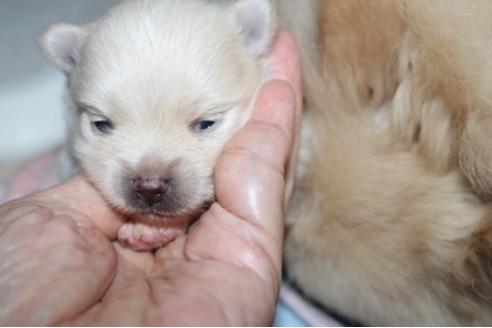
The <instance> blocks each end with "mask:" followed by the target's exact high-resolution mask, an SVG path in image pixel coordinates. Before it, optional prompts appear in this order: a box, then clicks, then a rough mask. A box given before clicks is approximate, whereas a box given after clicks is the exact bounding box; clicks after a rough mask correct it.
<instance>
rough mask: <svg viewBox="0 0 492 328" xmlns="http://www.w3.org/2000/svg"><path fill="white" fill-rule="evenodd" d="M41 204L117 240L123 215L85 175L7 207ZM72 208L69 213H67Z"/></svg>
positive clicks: (78, 175)
mask: <svg viewBox="0 0 492 328" xmlns="http://www.w3.org/2000/svg"><path fill="white" fill-rule="evenodd" d="M33 203H34V204H36V203H37V204H42V205H43V206H47V207H49V208H51V209H53V210H55V211H56V212H60V213H61V214H65V215H69V216H70V217H72V219H73V220H74V221H75V222H76V223H77V224H78V225H80V226H83V227H87V228H96V229H97V230H98V231H100V232H102V233H103V234H104V235H105V236H106V237H108V238H109V239H114V238H115V237H116V233H117V231H118V229H119V227H120V226H121V225H122V223H123V219H122V217H121V215H120V214H118V213H117V212H115V211H114V209H113V208H111V206H109V205H108V203H107V202H106V201H105V199H104V198H103V197H102V196H101V195H100V193H99V192H98V190H97V189H95V188H94V186H93V185H92V184H91V183H90V182H89V181H88V180H87V179H86V178H85V177H84V176H83V175H82V174H77V175H75V176H74V177H72V178H71V179H69V180H67V181H64V182H62V183H60V184H58V185H56V186H54V187H52V188H50V189H48V190H45V191H42V192H39V193H36V194H33V195H30V196H28V197H25V198H22V199H18V200H15V201H13V202H11V203H7V204H6V205H5V206H11V207H22V206H28V205H30V204H33ZM67 211H70V213H66V212H67Z"/></svg>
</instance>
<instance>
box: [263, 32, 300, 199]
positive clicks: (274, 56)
mask: <svg viewBox="0 0 492 328" xmlns="http://www.w3.org/2000/svg"><path fill="white" fill-rule="evenodd" d="M268 59H269V67H270V77H271V78H274V79H282V80H285V81H288V82H289V83H290V84H291V85H292V87H293V88H294V90H295V93H296V105H297V106H296V114H295V133H294V141H293V143H292V152H291V155H290V159H289V163H288V165H287V173H286V191H285V204H287V203H288V200H289V198H290V195H291V194H292V190H293V189H294V174H295V167H296V162H297V154H298V148H299V138H300V130H301V114H302V76H301V70H300V67H301V64H300V52H299V49H298V46H297V43H296V41H295V39H294V37H293V36H292V35H291V34H290V33H289V32H287V31H285V30H280V31H279V32H278V35H277V42H276V43H275V46H274V48H273V49H272V52H271V54H270V56H269V58H268Z"/></svg>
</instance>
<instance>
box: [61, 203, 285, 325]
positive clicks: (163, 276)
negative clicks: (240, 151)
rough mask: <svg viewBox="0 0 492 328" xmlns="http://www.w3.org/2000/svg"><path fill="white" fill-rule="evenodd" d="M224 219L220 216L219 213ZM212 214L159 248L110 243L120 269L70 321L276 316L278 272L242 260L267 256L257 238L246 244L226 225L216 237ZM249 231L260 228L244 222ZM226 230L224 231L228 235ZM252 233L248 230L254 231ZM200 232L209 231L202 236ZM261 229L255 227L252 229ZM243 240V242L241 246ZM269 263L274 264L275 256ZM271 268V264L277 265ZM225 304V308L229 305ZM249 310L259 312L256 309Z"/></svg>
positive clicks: (255, 321)
mask: <svg viewBox="0 0 492 328" xmlns="http://www.w3.org/2000/svg"><path fill="white" fill-rule="evenodd" d="M221 218H222V217H221ZM221 218H219V219H218V218H217V217H214V215H213V212H212V213H211V214H207V215H206V216H205V217H204V218H202V221H201V222H200V224H199V225H198V226H196V227H195V228H194V229H193V231H192V232H191V233H190V234H189V235H187V236H183V237H181V238H179V239H178V240H176V241H175V242H173V243H172V244H170V245H169V246H168V247H166V248H164V249H161V250H159V251H158V252H157V253H156V254H155V255H154V254H151V253H139V252H134V251H131V250H129V249H124V248H122V247H119V246H118V245H117V244H113V245H114V246H115V247H114V248H115V249H116V256H117V264H116V273H115V276H114V279H113V280H112V282H111V284H110V286H109V288H108V290H107V291H106V293H105V294H104V297H103V298H102V300H101V301H100V302H99V303H97V304H96V305H94V306H92V307H91V308H90V309H89V310H84V311H83V312H81V313H80V314H78V315H77V316H76V317H75V319H70V320H69V321H70V322H69V323H71V324H76V325H87V324H97V325H117V324H121V323H122V322H125V324H134V325H142V324H145V325H153V326H156V325H169V324H172V325H183V324H189V325H193V324H198V323H201V324H203V323H207V324H212V325H213V324H215V325H222V324H224V323H229V324H234V323H237V322H243V323H244V324H247V325H261V324H262V325H265V324H268V323H269V322H271V320H272V318H271V314H272V313H273V309H272V306H273V305H274V303H275V298H276V295H275V293H274V292H272V291H275V290H277V288H273V289H272V288H271V286H272V283H273V284H278V279H276V277H277V276H278V274H277V273H276V272H271V273H270V274H267V275H266V276H265V277H262V276H260V274H262V273H259V272H255V271H253V270H251V269H250V268H248V267H246V266H241V265H240V264H239V263H241V262H244V260H245V259H242V258H241V257H245V256H246V257H248V260H249V261H251V260H254V261H256V260H260V261H265V260H266V261H268V259H265V258H264V254H262V253H261V252H259V251H261V250H260V249H259V248H257V249H255V247H256V246H258V245H253V244H249V245H247V241H245V240H244V239H243V237H242V236H238V235H237V234H234V232H233V231H230V230H229V229H228V227H227V226H225V227H224V226H222V227H219V229H220V228H223V229H222V231H218V233H219V234H221V235H222V236H219V235H215V236H212V237H213V238H214V239H215V238H217V237H218V240H217V239H216V240H215V241H214V242H213V243H210V242H209V238H210V234H212V235H213V234H214V233H213V232H212V233H211V232H210V231H209V230H208V227H207V224H209V223H212V222H209V221H212V220H213V221H214V222H213V223H214V224H216V223H217V219H218V220H219V221H220V220H221ZM244 225H245V226H244V227H241V228H243V229H246V230H248V229H249V230H251V229H256V228H255V227H252V226H249V227H247V225H248V224H247V223H246V222H244ZM224 232H227V234H223V233H224ZM250 232H251V231H250ZM203 233H206V234H207V235H206V236H204V235H203ZM255 233H256V232H255ZM241 244H242V245H241ZM271 263H273V262H272V261H271ZM270 269H271V270H274V267H273V265H270ZM226 309H227V310H226ZM250 313H255V315H254V316H252V315H250Z"/></svg>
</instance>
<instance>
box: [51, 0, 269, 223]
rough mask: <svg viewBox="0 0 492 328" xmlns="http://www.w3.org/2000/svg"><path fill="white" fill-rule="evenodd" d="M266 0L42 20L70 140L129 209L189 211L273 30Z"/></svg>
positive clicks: (135, 4) (200, 197)
mask: <svg viewBox="0 0 492 328" xmlns="http://www.w3.org/2000/svg"><path fill="white" fill-rule="evenodd" d="M271 24H272V12H271V8H270V6H269V5H268V2H266V1H252V0H245V1H241V2H239V3H237V4H235V5H233V6H230V7H218V6H214V5H211V4H207V3H205V2H202V1H177V0H168V1H164V0H163V1H155V0H152V1H145V0H143V1H131V2H127V3H124V4H123V5H121V6H119V7H117V8H115V9H113V11H111V12H110V13H109V14H108V15H107V16H106V17H104V18H102V19H101V20H99V21H98V22H96V23H95V24H93V25H91V26H89V27H86V28H78V27H73V26H66V25H58V26H55V27H53V28H52V29H50V30H48V31H47V32H46V33H45V35H44V37H43V39H42V46H43V49H44V50H45V53H47V54H48V57H49V58H50V59H52V61H53V62H54V63H55V64H57V65H58V66H59V67H60V68H62V69H63V70H65V72H66V73H67V75H68V77H69V91H70V95H71V99H72V101H73V105H74V109H75V110H76V111H77V118H78V121H79V124H78V127H79V131H78V133H77V134H76V137H75V145H74V149H75V152H76V156H77V158H78V159H79V161H80V163H81V166H82V168H83V169H84V171H85V172H86V174H87V175H88V176H89V177H90V179H91V181H92V182H93V183H94V184H95V185H96V186H97V187H98V188H99V189H100V190H101V191H102V193H103V194H104V195H105V196H106V198H107V199H108V200H109V201H110V202H111V203H112V204H113V205H115V206H116V207H117V208H119V209H120V210H123V211H126V212H129V213H131V214H136V215H152V216H159V217H188V216H192V215H193V214H195V213H197V211H200V210H201V209H203V208H204V206H205V205H206V204H207V203H209V202H210V201H211V200H213V198H214V186H213V171H214V167H215V164H216V161H217V158H218V156H219V155H220V153H221V151H222V149H223V148H224V145H225V144H226V142H227V141H228V140H229V139H230V138H231V136H232V135H233V134H234V132H236V131H237V130H238V129H239V128H240V127H241V126H242V125H243V124H244V122H245V121H246V120H247V118H248V117H249V113H250V108H251V103H252V100H253V98H254V95H255V92H256V90H257V88H258V86H259V85H260V84H261V82H262V79H263V78H264V72H263V71H264V69H263V63H262V60H261V56H263V55H264V54H265V52H266V51H267V50H268V47H269V44H270V41H271V37H272V36H271V34H272V33H271V31H272V26H271Z"/></svg>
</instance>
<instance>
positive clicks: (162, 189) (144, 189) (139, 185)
mask: <svg viewBox="0 0 492 328" xmlns="http://www.w3.org/2000/svg"><path fill="white" fill-rule="evenodd" d="M170 182H171V181H170V179H168V178H162V177H155V176H142V177H140V176H139V177H136V178H135V179H133V180H132V183H133V190H134V191H135V195H136V196H137V197H138V198H139V199H140V200H142V201H144V202H145V203H146V204H148V205H149V206H152V205H154V204H156V203H159V202H160V201H162V198H163V197H164V196H165V194H166V193H168V192H169V190H170V189H171V183H170Z"/></svg>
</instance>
